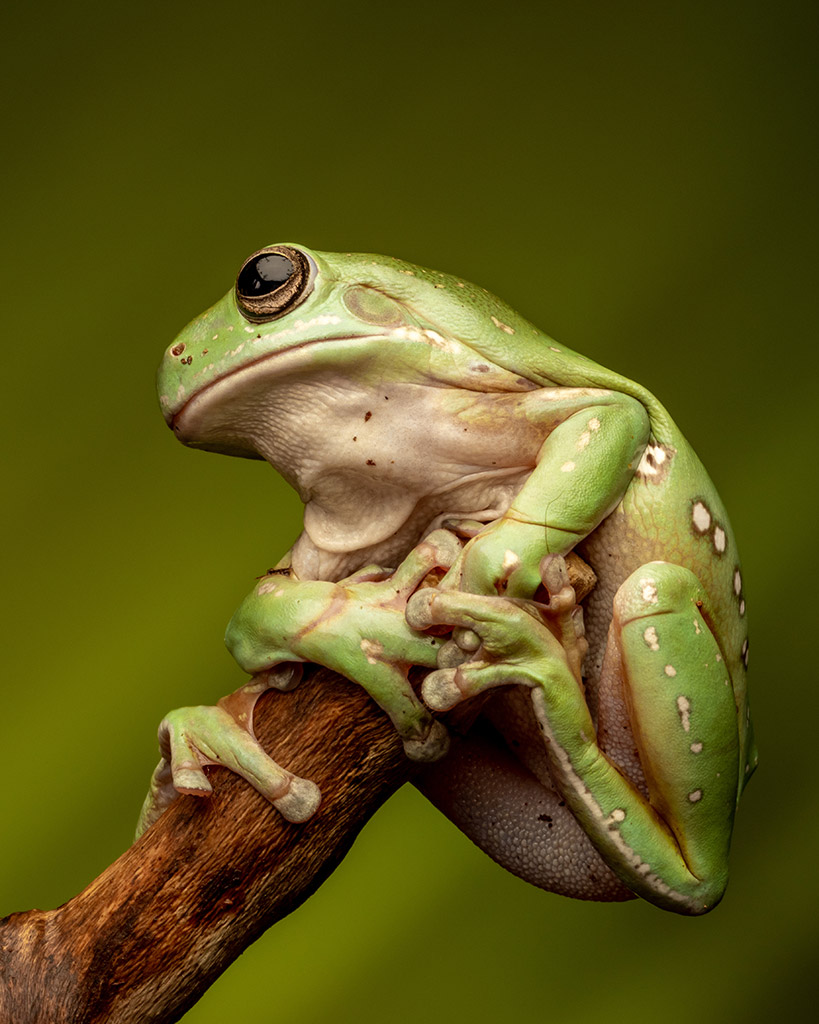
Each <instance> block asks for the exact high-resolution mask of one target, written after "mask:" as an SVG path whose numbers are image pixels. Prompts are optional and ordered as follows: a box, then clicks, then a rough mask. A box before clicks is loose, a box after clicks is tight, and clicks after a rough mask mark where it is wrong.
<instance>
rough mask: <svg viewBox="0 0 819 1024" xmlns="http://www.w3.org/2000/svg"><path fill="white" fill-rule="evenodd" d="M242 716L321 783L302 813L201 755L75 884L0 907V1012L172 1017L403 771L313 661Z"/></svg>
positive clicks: (29, 1017) (346, 693) (82, 1022)
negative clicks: (163, 807) (298, 818)
mask: <svg viewBox="0 0 819 1024" xmlns="http://www.w3.org/2000/svg"><path fill="white" fill-rule="evenodd" d="M254 724H255V728H256V733H257V736H258V737H259V739H260V740H261V741H262V743H263V745H264V747H265V749H266V750H268V751H269V752H270V753H271V756H273V757H275V759H276V760H277V761H278V762H279V763H280V764H282V765H285V766H286V767H287V768H289V769H290V770H291V771H294V772H296V773H297V774H299V775H302V776H304V777H305V778H309V779H313V780H314V781H315V782H316V783H317V784H318V785H319V786H320V788H321V792H322V804H321V807H320V808H319V810H318V812H317V813H316V815H315V816H314V817H313V818H312V819H311V820H310V821H308V822H306V823H305V824H302V825H293V824H290V823H288V822H287V821H285V819H284V818H283V817H282V816H281V815H280V814H279V813H278V812H277V811H276V810H275V809H274V808H273V807H272V806H271V805H270V804H268V803H267V802H266V801H265V800H264V799H263V798H262V797H261V796H260V795H259V794H258V793H256V792H255V791H254V790H252V789H251V788H250V786H249V785H248V784H247V783H245V782H244V781H243V780H241V779H240V778H238V777H237V776H235V775H233V774H231V773H230V772H227V771H226V770H224V769H220V768H215V769H209V771H212V772H213V775H212V778H211V781H212V782H213V783H214V793H213V795H212V796H211V797H210V798H207V799H201V798H195V797H181V798H180V799H179V800H178V801H177V802H176V803H175V804H173V805H172V807H171V808H170V809H169V810H168V811H167V812H166V813H165V814H164V815H163V816H162V817H161V818H160V820H159V821H158V822H157V823H156V824H155V825H154V826H153V827H152V828H151V829H150V830H149V831H148V832H147V833H146V834H145V835H144V836H143V837H142V839H140V841H139V842H137V843H136V844H135V845H134V846H132V847H131V848H130V849H129V850H127V851H126V852H125V853H124V854H123V855H122V856H121V857H120V858H119V859H118V860H117V861H115V862H114V864H112V865H111V866H110V867H109V868H108V869H107V870H106V871H105V872H103V874H102V875H100V877H99V878H97V879H96V880H95V881H94V882H92V883H91V885H89V886H88V888H87V889H85V890H84V891H83V892H81V893H80V894H79V895H78V896H75V897H74V899H72V900H70V901H69V902H68V903H66V904H65V905H64V906H62V907H59V908H57V909H56V910H48V911H41V910H29V911H26V912H24V913H18V914H12V915H10V916H9V917H7V918H5V919H4V920H2V921H0V980H1V981H2V984H0V1022H2V1024H35V1022H36V1024H40V1022H43V1024H45V1022H48V1024H63V1022H65V1024H69V1022H70V1024H93V1022H97V1021H106V1022H111V1024H130V1022H132V1021H133V1022H139V1024H149V1022H156V1024H164V1022H169V1021H175V1020H178V1019H179V1018H180V1017H181V1016H182V1015H183V1014H184V1013H185V1011H186V1010H188V1009H189V1008H190V1007H191V1006H192V1005H193V1004H194V1003H195V1002H196V1001H197V1000H198V999H199V998H200V997H201V996H202V994H203V993H204V992H205V991H206V989H207V988H208V987H209V986H210V985H211V984H212V983H213V982H214V981H215V980H216V978H217V977H218V976H219V975H220V974H221V973H222V972H223V971H224V970H225V969H226V968H227V967H228V966H229V965H230V964H231V963H232V962H233V960H234V959H235V958H236V957H237V956H239V954H240V953H241V952H242V951H243V950H244V949H245V948H246V947H247V946H248V945H250V943H251V942H253V941H254V940H255V939H257V938H258V937H259V936H260V935H261V934H262V933H263V932H264V931H265V929H267V928H269V927H270V925H271V924H273V923H274V922H276V921H278V920H279V919H280V918H282V917H284V916H285V915H286V914H288V913H290V911H291V910H294V909H295V908H296V907H297V906H298V905H299V904H300V903H301V902H302V901H303V900H305V899H307V897H308V896H310V895H311V894H312V893H313V892H314V891H315V890H316V889H317V888H318V886H319V885H321V883H322V882H323V881H324V879H325V878H326V877H327V876H328V875H329V874H330V873H331V872H332V870H333V869H334V868H335V867H336V865H337V864H338V863H339V862H340V861H341V859H342V858H343V856H344V855H345V853H346V852H347V850H348V849H349V848H350V846H351V844H352V842H353V840H354V838H355V836H356V835H357V833H358V831H359V829H360V828H361V827H362V826H363V825H364V823H365V822H366V821H367V819H368V818H369V817H370V816H371V815H372V814H373V813H374V812H375V810H376V809H377V808H378V807H379V806H380V805H381V804H382V803H383V802H384V801H385V800H386V799H387V798H388V797H389V796H390V795H391V794H392V793H393V792H394V791H395V790H396V789H397V788H398V787H399V786H401V785H402V784H403V783H404V782H405V781H406V780H407V779H408V778H409V777H410V774H411V772H412V767H413V766H412V763H411V762H410V761H408V760H407V758H406V756H405V755H404V752H403V748H402V745H401V742H400V740H399V739H398V736H397V735H396V733H395V731H394V730H393V729H392V727H391V725H390V722H389V719H388V718H387V716H386V715H384V714H383V713H382V712H381V711H380V710H379V709H378V708H377V707H376V705H375V704H374V703H373V702H372V701H371V700H370V699H369V698H368V697H367V695H366V693H365V692H364V690H362V689H361V688H360V687H357V686H354V685H352V684H351V683H349V682H347V681H346V680H345V679H342V678H341V677H339V676H336V675H335V674H333V673H331V672H329V671H327V670H325V669H318V670H315V671H313V672H312V673H310V672H308V673H306V675H305V679H304V680H303V682H302V683H301V685H300V686H299V687H298V689H296V690H294V691H293V692H291V693H286V694H281V693H277V692H275V691H269V692H268V693H266V694H265V695H264V696H263V697H262V698H261V699H260V701H259V704H258V706H257V710H256V715H255V719H254ZM135 810H137V809H136V808H135Z"/></svg>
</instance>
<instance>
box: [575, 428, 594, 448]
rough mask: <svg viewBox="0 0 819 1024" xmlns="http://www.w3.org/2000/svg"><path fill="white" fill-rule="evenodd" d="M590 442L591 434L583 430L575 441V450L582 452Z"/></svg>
mask: <svg viewBox="0 0 819 1024" xmlns="http://www.w3.org/2000/svg"><path fill="white" fill-rule="evenodd" d="M589 441H591V432H590V431H588V430H584V431H583V433H582V434H581V435H580V437H579V438H578V439H577V450H578V451H579V452H582V451H583V449H584V448H585V447H586V445H587V444H588V443H589Z"/></svg>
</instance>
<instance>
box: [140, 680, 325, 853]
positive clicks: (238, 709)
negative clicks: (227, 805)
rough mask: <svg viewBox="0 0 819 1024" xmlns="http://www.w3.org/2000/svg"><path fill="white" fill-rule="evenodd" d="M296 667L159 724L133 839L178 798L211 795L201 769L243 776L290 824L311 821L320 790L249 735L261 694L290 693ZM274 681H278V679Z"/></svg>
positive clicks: (179, 712) (180, 710)
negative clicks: (221, 769)
mask: <svg viewBox="0 0 819 1024" xmlns="http://www.w3.org/2000/svg"><path fill="white" fill-rule="evenodd" d="M297 668H298V669H300V666H295V665H294V666H283V667H282V670H280V671H279V672H278V673H265V674H264V675H263V676H260V677H257V678H256V679H254V680H252V681H251V682H250V683H248V684H247V685H246V686H243V687H241V688H240V689H239V690H237V691H236V692H235V693H233V694H231V695H230V696H229V697H224V698H223V699H222V700H220V701H219V704H218V705H217V706H216V707H211V706H206V705H203V706H201V707H191V708H178V709H177V710H176V711H171V712H170V713H169V714H168V715H166V716H165V718H163V720H162V722H161V723H160V726H159V731H158V738H159V750H160V754H161V760H160V762H159V764H158V765H157V767H156V769H155V770H154V773H153V776H152V777H151V785H150V788H149V790H148V795H147V796H146V798H145V802H144V804H143V806H142V812H141V813H140V816H139V821H138V823H137V829H136V835H137V838H139V836H141V835H142V833H143V832H145V831H146V829H148V828H149V827H150V826H151V825H153V823H154V822H155V821H156V820H157V819H158V818H159V817H160V815H161V814H163V812H164V811H166V810H167V808H168V807H169V806H170V805H171V804H172V803H173V802H174V801H175V800H176V799H177V797H178V796H180V795H187V796H209V795H210V793H211V791H212V787H211V784H210V782H209V781H208V778H207V776H206V774H205V771H204V769H205V767H207V766H209V765H220V766H222V767H224V768H229V769H230V770H231V771H234V772H236V773H237V775H241V776H242V777H243V778H244V779H246V780H247V781H248V782H249V783H250V784H251V785H252V786H253V787H254V788H255V789H257V790H258V791H259V792H260V793H261V794H262V795H263V796H264V797H266V798H267V799H268V800H269V801H270V802H271V803H272V804H273V806H274V807H275V808H276V809H277V810H278V811H279V812H280V813H281V815H282V816H283V817H284V818H286V819H287V820H288V821H292V822H302V821H307V819H308V818H311V817H312V816H313V815H314V814H315V812H316V810H317V809H318V806H319V804H320V802H321V793H320V791H319V788H318V786H317V785H316V784H315V783H314V782H311V781H310V780H309V779H302V778H299V777H298V776H297V775H294V774H293V773H292V772H289V771H287V769H286V768H282V767H281V765H279V764H277V763H276V762H275V761H274V760H273V759H272V758H271V757H269V756H268V755H267V754H266V753H265V751H264V750H263V748H262V747H261V745H260V744H259V742H258V741H257V740H256V737H255V735H254V733H253V709H254V706H255V704H256V701H257V700H258V698H259V697H260V696H261V694H262V693H264V692H265V690H268V689H270V688H271V687H273V688H275V689H280V690H288V689H292V686H293V685H295V683H294V679H295V682H297V681H298V676H299V675H300V671H299V672H295V671H293V670H295V669H297ZM276 677H278V678H276Z"/></svg>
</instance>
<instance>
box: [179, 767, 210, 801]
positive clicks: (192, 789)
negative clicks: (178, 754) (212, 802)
mask: <svg viewBox="0 0 819 1024" xmlns="http://www.w3.org/2000/svg"><path fill="white" fill-rule="evenodd" d="M172 771H173V788H174V789H175V790H176V792H177V793H180V794H182V795H183V796H209V795H210V794H211V793H212V792H213V786H211V784H210V783H209V782H208V777H207V775H205V773H204V772H203V771H202V769H201V768H199V767H194V766H190V767H188V766H185V767H182V766H176V765H175V766H173V769H172Z"/></svg>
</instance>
